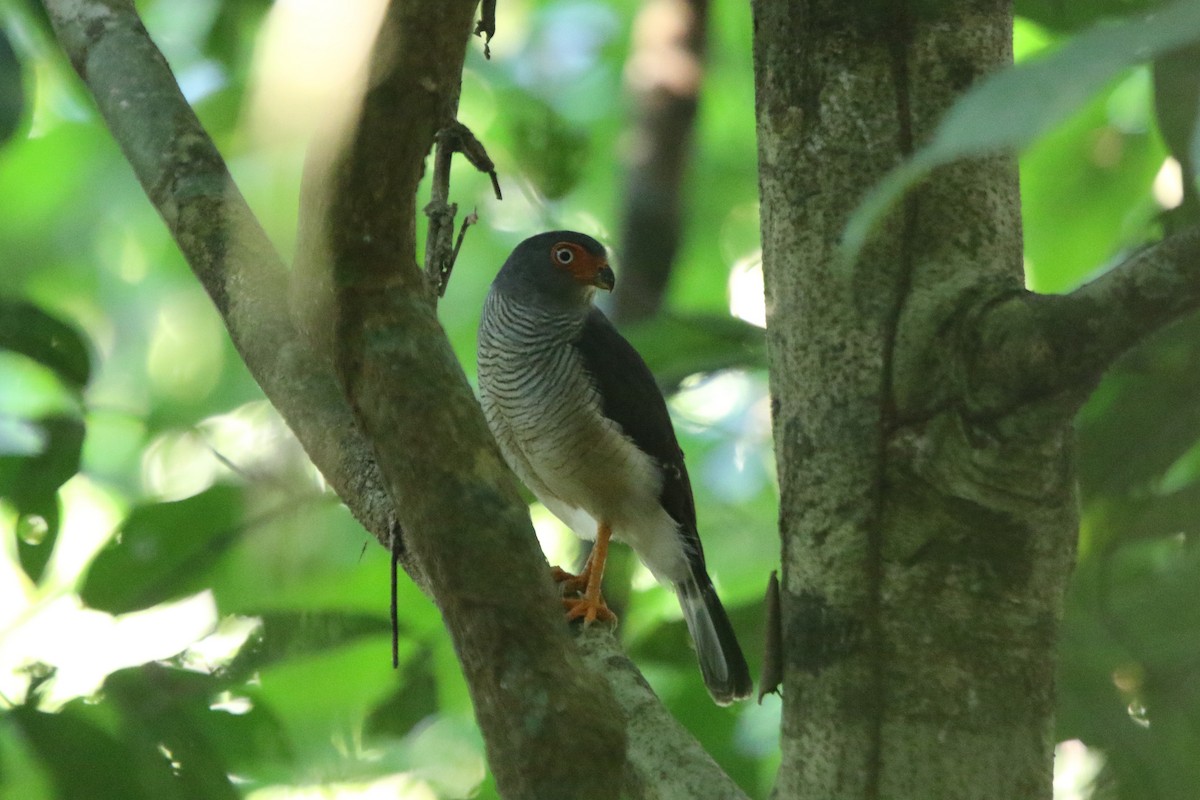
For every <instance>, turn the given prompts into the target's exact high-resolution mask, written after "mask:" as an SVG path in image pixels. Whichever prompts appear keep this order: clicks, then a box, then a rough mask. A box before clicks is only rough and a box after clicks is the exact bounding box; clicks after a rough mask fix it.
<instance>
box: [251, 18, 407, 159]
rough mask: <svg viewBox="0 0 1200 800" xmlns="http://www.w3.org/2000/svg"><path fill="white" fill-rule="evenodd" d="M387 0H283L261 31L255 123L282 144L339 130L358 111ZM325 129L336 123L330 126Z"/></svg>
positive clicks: (263, 136)
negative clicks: (351, 0) (353, 0)
mask: <svg viewBox="0 0 1200 800" xmlns="http://www.w3.org/2000/svg"><path fill="white" fill-rule="evenodd" d="M384 8H385V4H384V3H383V2H382V0H360V2H356V3H340V2H333V0H281V2H277V3H275V4H274V5H273V6H272V8H271V10H270V12H268V14H267V18H266V21H265V24H264V26H263V29H262V31H261V33H260V35H259V43H258V48H257V52H256V55H255V63H254V68H253V79H252V86H251V89H250V95H251V99H250V102H249V112H248V120H249V128H250V131H251V135H252V137H253V138H254V139H255V140H256V141H258V142H260V143H262V144H270V145H271V146H278V145H279V144H280V143H281V142H285V141H288V140H289V139H307V138H308V137H309V136H311V135H312V134H314V133H316V132H317V131H318V129H337V128H338V127H340V126H341V125H342V124H344V123H345V122H346V121H347V120H348V119H349V118H350V115H352V114H354V113H356V112H357V108H358V100H359V97H360V92H361V89H360V88H358V87H360V86H361V84H362V80H363V70H364V68H365V65H366V58H367V55H368V54H369V53H370V51H371V43H372V42H373V41H374V39H375V32H376V30H378V28H379V22H380V20H381V19H382V15H383V11H384ZM327 126H330V127H329V128H327Z"/></svg>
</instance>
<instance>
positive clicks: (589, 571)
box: [555, 522, 617, 624]
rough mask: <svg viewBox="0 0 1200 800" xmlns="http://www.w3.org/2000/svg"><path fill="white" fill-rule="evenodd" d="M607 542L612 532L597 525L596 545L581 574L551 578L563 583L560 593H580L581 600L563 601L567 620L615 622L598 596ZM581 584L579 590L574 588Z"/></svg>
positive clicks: (605, 526)
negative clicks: (562, 589) (564, 591)
mask: <svg viewBox="0 0 1200 800" xmlns="http://www.w3.org/2000/svg"><path fill="white" fill-rule="evenodd" d="M611 538H612V528H611V527H610V526H609V525H608V523H605V522H601V523H600V528H599V529H598V530H597V531H596V543H595V545H593V546H592V554H591V555H590V556H588V560H587V564H586V565H585V566H584V568H583V572H581V573H580V574H579V575H578V576H575V575H571V574H570V573H566V572H563V571H562V570H559V572H561V573H563V575H564V577H562V578H559V577H558V573H556V574H555V580H558V581H560V582H561V583H563V585H564V590H566V589H570V590H572V591H579V590H580V589H582V590H583V597H582V598H579V599H566V598H564V599H563V607H564V608H566V610H567V619H568V620H572V619H579V618H581V617H582V618H583V621H584V624H588V623H592V622H595V621H596V620H598V619H601V620H605V621H609V620H615V619H616V618H617V617H616V615H615V614H613V613H612V612H611V611H609V610H608V605H607V604H606V603H605V602H604V597H603V596H602V595H601V593H600V584H601V582H602V581H603V580H604V562H605V561H607V560H608V540H609V539H611ZM584 581H585V583H584V584H583V585H582V586H579V585H578V584H579V583H580V582H584Z"/></svg>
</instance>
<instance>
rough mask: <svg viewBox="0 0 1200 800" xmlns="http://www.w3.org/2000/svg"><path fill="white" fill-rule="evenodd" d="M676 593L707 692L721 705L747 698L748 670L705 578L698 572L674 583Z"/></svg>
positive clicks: (751, 684)
mask: <svg viewBox="0 0 1200 800" xmlns="http://www.w3.org/2000/svg"><path fill="white" fill-rule="evenodd" d="M675 591H676V593H677V594H678V595H679V604H680V605H681V606H682V607H683V618H684V620H685V621H686V622H687V627H688V632H689V633H691V634H692V641H693V642H695V644H696V656H697V657H698V658H699V660H700V674H701V675H703V676H704V685H705V686H707V687H708V693H709V694H711V695H712V698H713V700H715V701H716V703H717V705H722V706H727V705H729V704H730V703H732V702H733V701H735V700H742V699H744V698H746V697H749V696H750V693H751V692H752V691H753V690H754V681H753V680H751V678H750V668H749V667H748V666H746V657H745V656H744V655H742V648H741V647H740V646H739V645H738V640H737V636H736V635H735V634H734V632H733V626H732V625H731V624H730V623H729V615H728V614H726V613H725V607H724V606H722V605H721V600H720V598H718V597H717V592H716V590H715V589H714V588H713V585H712V581H711V580H709V578H708V575H706V574H704V572H703V571H702V570H701V571H700V575H699V576H696V575H693V576H692V577H691V578H689V579H688V580H686V581H681V582H679V583H677V584H675Z"/></svg>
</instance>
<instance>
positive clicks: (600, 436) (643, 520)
mask: <svg viewBox="0 0 1200 800" xmlns="http://www.w3.org/2000/svg"><path fill="white" fill-rule="evenodd" d="M496 366H497V367H499V366H500V365H496ZM503 366H505V367H508V368H510V369H512V370H515V371H516V372H515V373H514V375H515V376H516V377H517V378H518V379H519V377H520V373H522V372H524V371H526V370H537V369H538V368H539V365H538V364H531V363H528V362H526V363H511V364H505V365H503ZM542 366H544V365H542ZM557 374H559V375H560V376H561V379H559V380H555V381H554V382H553V383H552V384H550V385H547V386H546V387H545V388H544V391H540V392H539V391H531V392H525V393H507V394H501V393H495V394H493V393H490V392H489V391H488V390H487V389H486V388H485V387H487V386H488V384H489V381H488V380H487V376H485V375H483V374H481V375H480V387H481V389H482V390H483V391H482V394H483V406H484V411H485V412H486V414H487V418H488V424H489V426H490V427H491V429H492V433H493V434H494V435H495V437H496V441H497V442H498V443H499V445H500V449H501V451H502V452H503V454H504V457H505V459H506V460H507V461H508V463H509V466H511V467H512V469H513V471H514V472H516V473H517V476H518V477H519V478H520V479H521V480H522V481H524V483H525V485H526V486H528V487H529V489H530V490H531V491H532V492H533V493H534V495H536V496H537V498H538V500H540V501H541V502H542V504H543V505H545V506H546V508H548V509H549V510H550V511H551V512H552V513H553V514H554V515H555V516H557V517H558V518H559V519H561V520H562V521H563V522H564V523H566V524H567V525H568V526H569V527H570V528H571V529H572V530H573V531H575V533H576V534H577V535H579V536H580V537H581V538H584V539H589V540H591V539H595V538H596V530H597V527H598V523H599V522H601V521H603V522H607V523H608V524H609V525H610V526H611V528H612V531H613V538H614V539H617V540H619V541H623V542H625V543H627V544H629V545H630V546H631V547H632V548H633V549H634V551H635V552H636V553H637V554H638V556H639V558H641V560H642V562H643V563H644V564H645V565H646V566H647V567H648V568H649V569H650V571H651V572H652V573H654V575H655V576H656V577H657V578H658V579H659V580H662V581H665V582H672V583H673V582H676V581H680V580H684V579H685V578H686V577H687V575H688V568H687V561H686V558H685V554H684V551H683V544H682V540H681V539H680V537H679V535H678V532H677V525H676V523H675V521H674V520H673V519H671V517H670V515H669V514H667V513H666V511H664V510H663V509H662V506H661V505H660V504H659V500H658V496H659V491H660V489H661V486H662V478H661V475H660V471H659V466H658V465H657V464H656V463H654V462H653V461H652V460H651V459H650V457H649V456H647V455H646V454H645V453H643V452H642V451H641V450H639V449H638V448H637V447H636V446H635V445H634V444H633V442H632V440H630V439H629V437H627V436H625V435H624V434H623V433H622V432H621V430H620V427H619V426H618V425H617V424H616V423H614V422H612V421H611V420H609V419H607V418H606V417H604V416H603V414H601V413H600V412H599V410H598V409H599V404H598V402H597V401H596V398H595V390H594V389H593V387H592V386H591V385H590V382H588V380H587V377H586V374H585V373H584V372H583V371H582V370H581V369H575V368H572V369H570V370H566V371H564V372H559V373H557ZM529 385H530V386H536V382H534V381H531V382H530V384H529ZM580 398H586V400H587V402H580Z"/></svg>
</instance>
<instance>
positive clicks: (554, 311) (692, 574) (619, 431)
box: [478, 231, 752, 705]
mask: <svg viewBox="0 0 1200 800" xmlns="http://www.w3.org/2000/svg"><path fill="white" fill-rule="evenodd" d="M613 283H614V277H613V272H612V269H610V268H609V265H608V260H607V257H606V252H605V249H604V247H603V246H602V245H601V244H600V243H599V242H597V241H596V240H595V239H592V238H591V237H590V236H585V235H583V234H581V233H574V232H572V231H551V232H549V233H542V234H539V235H537V236H534V237H532V238H529V239H526V240H525V241H524V242H522V243H521V244H520V245H518V246H517V248H516V250H514V251H513V253H512V255H510V256H509V258H508V260H507V261H506V262H504V266H503V267H502V268H501V269H500V273H499V275H497V276H496V280H495V281H494V282H493V283H492V288H491V291H490V292H489V293H488V296H487V301H486V302H485V304H484V307H483V319H482V321H481V323H480V326H479V353H478V357H479V389H480V393H481V394H482V398H483V409H484V412H485V413H486V415H487V421H488V425H489V426H490V427H491V429H492V433H493V434H494V435H495V437H496V441H497V442H499V444H500V449H501V450H502V451H503V453H504V457H505V459H506V460H507V461H508V464H509V466H511V467H512V469H513V471H514V472H516V473H517V475H518V476H519V477H520V478H521V480H523V481H524V482H525V485H527V486H528V487H529V488H530V489H531V490H532V491H533V493H534V494H535V495H537V498H538V499H539V500H540V501H541V502H542V503H543V504H545V506H546V508H548V509H550V511H552V512H553V513H554V514H555V515H556V516H558V518H559V519H561V520H562V521H563V522H565V523H566V524H567V525H569V526H570V527H571V528H572V529H573V530H574V531H575V533H577V534H578V535H579V536H580V537H582V538H584V539H588V540H594V541H595V545H594V547H593V549H592V555H591V557H590V558H589V559H588V563H587V565H586V566H585V567H584V571H583V573H582V574H581V575H579V576H571V575H569V574H568V573H564V572H562V571H558V573H557V577H558V578H559V580H560V581H563V582H564V583H565V588H566V590H567V592H565V593H564V594H567V593H571V594H576V593H582V597H578V598H574V599H569V600H564V604H565V605H566V606H567V616H568V617H569V618H571V619H578V618H581V617H582V618H583V619H584V620H585V621H587V622H591V621H592V620H595V619H597V618H601V619H604V618H611V617H612V614H611V612H609V610H608V608H607V606H605V604H604V600H603V599H602V597H601V594H600V583H601V580H602V577H603V575H604V562H605V558H606V557H607V553H608V542H609V539H610V538H612V539H616V540H618V541H622V542H625V543H626V544H628V545H629V546H630V547H632V548H633V549H634V552H636V553H637V554H638V557H639V558H641V560H642V563H643V564H645V565H646V567H647V568H649V570H650V571H651V572H652V573H653V574H654V576H655V577H656V578H658V580H660V581H662V582H663V583H666V584H669V585H670V586H672V587H673V588H674V589H675V592H676V594H677V595H678V596H679V602H680V605H681V606H682V607H683V615H684V619H685V620H686V621H687V627H688V631H689V632H690V633H691V635H692V640H693V641H694V642H695V644H696V653H697V655H698V656H699V660H700V671H701V673H702V674H703V676H704V683H705V685H706V686H707V687H708V691H709V693H710V694H712V696H713V699H714V700H715V701H716V702H717V703H720V704H721V705H726V704H728V703H731V702H733V701H734V700H739V699H741V698H744V697H747V696H749V694H750V691H751V688H752V682H751V680H750V672H749V669H748V668H747V666H746V659H745V657H744V656H743V655H742V651H741V648H740V647H739V646H738V642H737V637H736V636H735V635H734V632H733V627H732V626H731V625H730V624H729V617H728V616H727V615H726V613H725V609H724V608H723V607H722V606H721V601H720V600H719V599H718V598H717V593H716V591H715V590H714V589H713V585H712V581H711V580H710V579H709V577H708V573H707V571H706V570H705V565H704V549H703V548H702V547H701V546H700V536H699V534H698V533H697V532H696V507H695V502H694V501H693V499H692V487H691V484H690V482H689V481H688V474H687V468H686V467H685V466H684V463H683V451H681V450H680V449H679V443H678V441H676V439H675V431H674V428H673V427H672V425H671V418H670V416H669V414H668V413H667V406H666V403H665V402H664V400H663V397H662V394H661V393H660V392H659V389H658V386H657V384H656V383H655V382H654V377H653V375H651V373H650V369H649V368H648V367H647V366H646V363H645V362H644V361H643V360H642V358H641V356H639V355H638V354H637V351H636V350H634V349H633V346H632V345H630V344H629V342H627V341H625V339H624V338H622V336H621V335H620V334H619V333H617V330H616V328H614V327H613V326H612V323H610V322H609V321H608V318H607V317H605V316H604V314H603V313H601V311H600V310H599V309H598V308H596V307H595V306H593V305H592V297H593V296H594V295H595V293H596V289H597V288H601V289H612V287H613Z"/></svg>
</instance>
